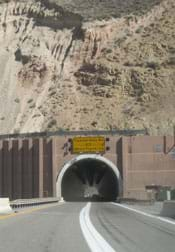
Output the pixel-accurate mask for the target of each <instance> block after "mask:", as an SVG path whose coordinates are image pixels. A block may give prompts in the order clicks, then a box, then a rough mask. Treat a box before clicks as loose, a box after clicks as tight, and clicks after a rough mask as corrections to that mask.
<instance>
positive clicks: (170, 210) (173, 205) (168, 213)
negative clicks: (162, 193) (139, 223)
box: [160, 200, 175, 218]
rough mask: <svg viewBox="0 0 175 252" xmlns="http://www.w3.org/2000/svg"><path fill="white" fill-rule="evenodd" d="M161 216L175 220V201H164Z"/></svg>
mask: <svg viewBox="0 0 175 252" xmlns="http://www.w3.org/2000/svg"><path fill="white" fill-rule="evenodd" d="M160 215H161V216H164V217H170V218H175V200H166V201H164V203H163V207H162V210H161V212H160Z"/></svg>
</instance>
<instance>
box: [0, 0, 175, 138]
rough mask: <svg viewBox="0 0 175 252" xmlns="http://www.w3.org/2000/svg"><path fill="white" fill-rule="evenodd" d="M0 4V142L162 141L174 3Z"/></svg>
mask: <svg viewBox="0 0 175 252" xmlns="http://www.w3.org/2000/svg"><path fill="white" fill-rule="evenodd" d="M0 2H2V3H1V4H0V24H1V25H0V107H1V110H0V132H1V133H10V132H33V131H43V130H56V129H60V128H61V129H70V130H78V129H110V128H119V129H124V128H130V129H131V128H138V129H139V128H144V127H145V128H148V129H149V132H150V134H167V133H170V134H171V133H172V130H173V125H174V124H175V110H174V107H175V100H174V94H175V77H174V76H175V45H174V40H175V27H174V24H175V16H174V11H175V4H174V0H162V1H160V0H157V1H153V0H151V1H150V0H145V1H143V0H142V1H140V0H137V1H136V0H132V1H129V2H128V1H119V0H116V1H112V0H111V1H106V0H105V1H102V0H101V1H100V0H99V1H90V0H89V1H84V2H83V1H80V0H73V1H69V0H64V1H63V0H58V1H31V0H30V1H9V2H7V3H3V2H4V1H0ZM127 2H128V3H129V4H128V3H127ZM107 3H108V5H107ZM93 5H94V9H93V8H92V7H93ZM83 6H84V8H83ZM88 6H89V8H87V7H88ZM97 7H99V8H97Z"/></svg>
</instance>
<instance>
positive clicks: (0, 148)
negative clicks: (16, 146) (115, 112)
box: [0, 141, 3, 197]
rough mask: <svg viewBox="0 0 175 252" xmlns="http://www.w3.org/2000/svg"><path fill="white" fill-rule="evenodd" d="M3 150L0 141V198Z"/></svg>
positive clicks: (1, 193)
mask: <svg viewBox="0 0 175 252" xmlns="http://www.w3.org/2000/svg"><path fill="white" fill-rule="evenodd" d="M2 158H3V149H2V141H0V197H2V195H3V184H2V183H3V161H2Z"/></svg>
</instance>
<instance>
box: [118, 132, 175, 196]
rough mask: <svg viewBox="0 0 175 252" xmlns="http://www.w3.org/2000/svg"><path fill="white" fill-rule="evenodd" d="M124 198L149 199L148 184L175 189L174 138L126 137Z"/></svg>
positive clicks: (123, 140) (124, 148)
mask: <svg viewBox="0 0 175 252" xmlns="http://www.w3.org/2000/svg"><path fill="white" fill-rule="evenodd" d="M122 145H123V147H122V148H123V158H122V159H123V161H122V162H123V174H124V179H123V181H124V197H127V198H128V197H131V198H132V197H136V198H138V199H147V197H148V193H147V191H146V186H149V185H155V186H170V187H172V188H175V152H174V150H175V141H174V137H161V136H156V137H150V136H138V137H127V138H126V137H123V138H122Z"/></svg>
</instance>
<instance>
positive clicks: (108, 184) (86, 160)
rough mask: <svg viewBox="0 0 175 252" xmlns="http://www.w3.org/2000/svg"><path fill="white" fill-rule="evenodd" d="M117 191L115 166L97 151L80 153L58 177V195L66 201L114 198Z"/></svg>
mask: <svg viewBox="0 0 175 252" xmlns="http://www.w3.org/2000/svg"><path fill="white" fill-rule="evenodd" d="M119 193H120V174H119V171H118V169H117V167H116V166H115V165H114V164H113V163H112V162H111V161H109V160H108V159H106V158H104V157H102V156H100V155H80V156H78V157H76V158H75V159H73V160H71V161H70V162H68V163H67V164H66V165H65V166H64V167H63V168H62V170H61V172H60V174H59V176H58V179H57V196H58V197H62V198H63V199H64V200H65V201H115V200H116V199H117V197H118V196H119Z"/></svg>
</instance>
